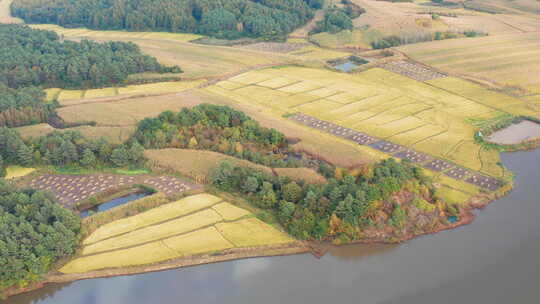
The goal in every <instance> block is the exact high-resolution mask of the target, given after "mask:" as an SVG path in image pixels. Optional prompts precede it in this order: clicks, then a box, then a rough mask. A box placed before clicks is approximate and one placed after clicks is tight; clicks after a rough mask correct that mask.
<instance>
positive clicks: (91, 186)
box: [28, 174, 198, 209]
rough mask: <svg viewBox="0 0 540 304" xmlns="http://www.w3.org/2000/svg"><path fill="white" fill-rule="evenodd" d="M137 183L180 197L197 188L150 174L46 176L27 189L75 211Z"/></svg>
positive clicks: (173, 178)
mask: <svg viewBox="0 0 540 304" xmlns="http://www.w3.org/2000/svg"><path fill="white" fill-rule="evenodd" d="M137 184H144V185H147V186H150V187H152V188H154V189H156V190H157V191H160V192H162V193H164V194H166V195H173V194H177V193H180V192H183V191H186V190H190V189H195V188H197V187H198V186H197V185H194V184H191V183H188V182H185V181H183V180H181V179H179V178H176V177H171V176H147V175H137V176H135V175H127V176H126V175H112V174H93V175H58V174H45V175H41V176H38V177H36V178H33V179H32V180H30V181H28V186H29V187H32V188H34V189H38V190H44V191H50V192H51V193H53V194H54V195H55V196H56V198H57V199H58V202H59V203H60V204H61V205H62V206H64V207H66V208H70V209H73V208H74V207H75V206H76V203H78V202H82V201H84V200H87V199H89V198H91V197H93V196H96V195H98V194H100V193H104V192H106V191H115V189H119V188H122V187H124V188H125V187H133V186H135V185H137Z"/></svg>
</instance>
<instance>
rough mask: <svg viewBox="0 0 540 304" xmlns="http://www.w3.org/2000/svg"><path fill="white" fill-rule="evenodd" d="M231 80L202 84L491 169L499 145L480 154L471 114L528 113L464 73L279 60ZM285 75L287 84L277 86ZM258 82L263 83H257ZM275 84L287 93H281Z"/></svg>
mask: <svg viewBox="0 0 540 304" xmlns="http://www.w3.org/2000/svg"><path fill="white" fill-rule="evenodd" d="M233 80H234V81H235V82H238V83H243V84H245V85H246V86H245V87H242V89H226V87H225V86H221V87H220V86H219V83H218V84H217V85H215V86H210V87H208V88H205V89H204V90H207V91H210V92H212V93H214V94H218V95H222V96H225V97H227V98H229V99H233V100H235V101H237V102H238V103H240V104H252V105H253V104H258V105H261V106H264V107H267V108H268V109H271V110H272V113H276V114H279V115H284V114H293V113H296V112H300V113H304V114H307V115H311V116H314V117H316V118H318V119H322V120H326V121H330V122H333V123H335V124H338V125H341V126H344V127H348V128H352V129H355V130H357V131H360V132H364V133H367V134H368V135H371V136H375V137H378V138H384V139H386V140H389V141H391V142H394V143H397V144H400V145H404V146H406V147H410V148H413V149H415V150H417V151H419V152H423V153H427V154H430V155H433V156H437V157H440V158H443V159H448V160H450V161H452V162H455V163H456V164H458V165H460V166H463V167H465V168H469V169H472V170H478V171H480V172H483V173H485V174H488V175H491V176H494V177H500V176H501V174H503V173H502V171H501V170H500V169H499V168H500V167H499V166H498V164H497V163H498V162H499V160H498V157H497V156H496V155H495V154H497V155H498V153H497V152H494V153H495V154H494V153H492V152H490V153H486V152H483V155H484V154H485V157H481V156H480V153H479V151H480V146H479V145H478V144H477V143H476V142H475V141H474V140H473V136H474V134H475V132H477V131H478V130H479V129H478V128H477V127H475V126H473V125H471V124H470V123H469V121H471V119H488V118H492V117H496V116H499V115H501V114H504V113H513V114H516V113H526V111H529V110H528V109H529V108H530V105H528V104H527V103H526V102H524V101H522V100H520V99H517V98H514V97H510V96H507V95H504V94H502V93H499V92H496V91H491V90H487V89H484V88H483V87H480V86H478V85H476V84H474V83H472V82H469V81H465V80H462V79H458V78H453V77H447V78H439V79H435V80H432V81H428V83H424V82H420V81H417V80H414V79H412V78H408V77H405V76H402V75H399V74H396V73H393V72H390V71H387V70H384V69H380V68H373V69H370V70H367V71H365V72H361V73H358V74H353V75H351V74H343V73H337V72H332V71H329V70H323V69H314V68H304V67H282V68H279V69H263V70H257V71H254V72H248V73H245V74H241V75H239V76H236V77H234V78H233ZM283 83H291V84H290V85H288V86H285V87H278V86H277V84H283ZM261 84H262V85H264V84H266V85H267V87H266V88H265V89H264V90H262V89H261V87H260V85H261ZM272 90H274V91H280V92H285V93H287V94H289V95H287V96H284V97H282V98H279V96H276V95H275V94H274V93H273V92H272ZM316 97H318V98H316ZM529 112H530V111H529ZM300 145H302V143H300ZM322 148H323V147H319V149H322ZM362 149H364V150H369V149H371V148H369V147H362ZM488 154H489V155H488ZM471 155H473V156H472V157H471Z"/></svg>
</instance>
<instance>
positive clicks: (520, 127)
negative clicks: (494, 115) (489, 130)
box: [488, 120, 540, 145]
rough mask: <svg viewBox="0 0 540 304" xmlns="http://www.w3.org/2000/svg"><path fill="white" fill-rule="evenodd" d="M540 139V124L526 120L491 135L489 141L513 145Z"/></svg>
mask: <svg viewBox="0 0 540 304" xmlns="http://www.w3.org/2000/svg"><path fill="white" fill-rule="evenodd" d="M538 137H540V124H537V123H535V122H532V121H529V120H524V121H522V122H520V123H517V124H513V125H511V126H509V127H507V128H504V129H502V130H500V131H497V132H495V133H493V134H491V135H490V136H489V137H488V140H489V141H491V142H494V143H498V144H503V145H513V144H519V143H520V142H522V141H525V140H530V139H534V138H538Z"/></svg>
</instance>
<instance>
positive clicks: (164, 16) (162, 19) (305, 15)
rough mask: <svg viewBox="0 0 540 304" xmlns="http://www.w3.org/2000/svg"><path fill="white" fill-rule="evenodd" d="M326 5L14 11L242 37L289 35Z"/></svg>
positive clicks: (54, 6) (171, 4) (114, 5)
mask: <svg viewBox="0 0 540 304" xmlns="http://www.w3.org/2000/svg"><path fill="white" fill-rule="evenodd" d="M322 3H323V0H263V1H256V0H224V1H208V0H183V1H176V0H160V1H151V0H128V1H119V0H104V1H98V0H82V1H72V0H70V1H63V0H39V1H36V0H17V1H14V3H13V5H12V13H13V14H14V15H15V16H18V17H20V18H22V19H24V20H25V21H26V22H28V23H55V24H59V25H62V26H67V27H76V26H85V27H89V28H93V29H126V30H130V31H169V32H189V33H201V34H206V35H211V36H216V37H223V38H238V37H240V36H256V37H259V36H265V37H268V36H276V35H284V34H288V33H290V32H292V31H293V30H295V29H296V28H298V27H300V26H301V25H303V24H305V23H306V22H307V21H308V20H310V19H311V18H312V17H313V15H314V10H315V9H317V8H320V7H321V6H322Z"/></svg>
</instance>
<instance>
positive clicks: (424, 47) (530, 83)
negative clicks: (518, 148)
mask: <svg viewBox="0 0 540 304" xmlns="http://www.w3.org/2000/svg"><path fill="white" fill-rule="evenodd" d="M539 46H540V32H535V33H521V34H513V35H499V36H487V37H481V38H475V39H450V40H443V41H434V42H427V43H421V44H413V45H406V46H401V47H399V49H400V50H401V51H403V52H405V53H406V54H407V55H409V56H410V57H412V58H413V59H415V60H418V61H420V62H422V63H424V64H427V65H431V66H434V67H436V68H437V69H440V70H443V71H446V72H448V73H454V74H461V75H467V76H469V77H471V78H476V79H479V80H488V81H491V82H494V83H496V84H499V85H500V86H511V87H520V88H522V89H525V90H528V91H530V92H532V93H536V94H538V93H540V77H538V75H539V74H540V47H539Z"/></svg>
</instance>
